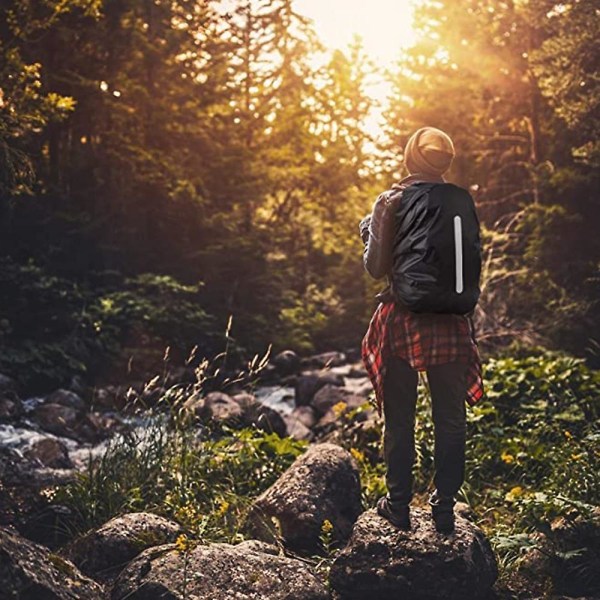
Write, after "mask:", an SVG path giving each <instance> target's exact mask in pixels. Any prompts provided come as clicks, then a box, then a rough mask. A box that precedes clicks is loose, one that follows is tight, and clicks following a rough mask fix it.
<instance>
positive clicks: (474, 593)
mask: <svg viewBox="0 0 600 600" xmlns="http://www.w3.org/2000/svg"><path fill="white" fill-rule="evenodd" d="M411 525H412V527H411V530H410V531H404V530H401V529H396V528H395V527H394V526H393V525H391V524H390V523H388V521H387V520H385V519H384V518H383V517H380V516H379V515H378V514H377V512H376V509H374V508H373V509H369V510H367V511H366V512H364V513H363V514H362V515H361V516H360V517H359V518H358V520H357V521H356V524H355V525H354V529H353V530H352V535H351V537H350V540H349V541H348V544H347V545H346V547H345V548H344V549H343V550H342V551H341V552H340V553H339V555H338V556H337V558H336V559H335V560H334V562H333V565H332V567H331V572H330V584H331V586H332V588H333V589H334V590H335V591H336V592H337V593H338V594H340V596H341V597H343V598H344V600H346V599H348V600H363V599H364V600H367V599H370V598H380V599H381V600H392V599H394V600H395V599H396V598H411V600H431V599H432V598H444V599H445V600H459V599H460V600H476V599H478V598H484V597H485V596H486V595H487V594H488V593H489V592H490V589H491V587H492V585H493V584H494V582H495V581H496V578H497V577H498V566H497V562H496V557H495V556H494V553H493V551H492V548H491V545H490V543H489V541H488V539H487V538H486V537H485V535H484V534H483V532H482V531H481V529H479V527H477V526H476V525H474V524H473V523H471V522H470V521H467V520H466V519H464V518H463V517H461V516H459V515H457V516H456V519H455V530H454V532H453V533H452V534H450V535H444V534H441V533H438V532H437V531H436V530H435V525H434V523H433V520H432V518H431V514H430V512H429V511H428V510H425V509H422V508H417V507H414V508H411Z"/></svg>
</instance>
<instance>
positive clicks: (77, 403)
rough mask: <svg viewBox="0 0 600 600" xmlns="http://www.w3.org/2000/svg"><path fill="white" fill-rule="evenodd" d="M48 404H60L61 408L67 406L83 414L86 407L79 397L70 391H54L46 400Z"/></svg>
mask: <svg viewBox="0 0 600 600" xmlns="http://www.w3.org/2000/svg"><path fill="white" fill-rule="evenodd" d="M46 403H48V404H60V405H61V406H68V407H69V408H74V409H75V410H76V411H78V412H81V413H83V412H85V410H86V408H87V407H86V405H85V402H84V401H83V400H82V398H81V397H80V396H78V395H77V394H76V393H75V392H71V391H70V390H63V389H60V390H56V391H55V392H52V394H50V395H49V396H48V398H47V399H46Z"/></svg>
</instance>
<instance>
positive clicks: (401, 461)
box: [359, 127, 484, 532]
mask: <svg viewBox="0 0 600 600" xmlns="http://www.w3.org/2000/svg"><path fill="white" fill-rule="evenodd" d="M454 156H455V150H454V145H453V142H452V140H451V138H450V137H449V136H448V135H447V134H446V133H444V132H443V131H441V130H440V129H437V128H434V127H423V128H421V129H419V130H418V131H416V132H415V133H414V134H413V135H412V136H411V137H410V139H409V140H408V143H407V145H406V147H405V150H404V164H405V166H406V168H407V170H408V172H409V175H408V176H407V177H405V178H404V179H402V180H401V181H400V182H398V183H395V184H394V185H393V186H392V189H391V190H388V191H386V192H383V193H382V194H380V195H379V196H378V198H377V200H376V201H375V203H374V205H373V210H372V213H371V214H369V215H367V216H366V217H365V218H364V219H362V220H361V221H360V224H359V229H360V235H361V238H362V240H363V242H364V244H365V248H364V254H363V263H364V267H365V269H366V271H367V272H368V273H369V275H370V276H371V277H373V278H374V279H381V278H383V277H384V276H387V280H388V285H387V287H386V288H385V289H384V290H383V291H382V292H380V293H379V294H377V296H376V299H377V300H379V304H378V306H377V308H376V309H375V312H374V314H373V316H372V318H371V321H370V323H369V327H368V329H367V332H366V334H365V336H364V338H363V340H362V344H361V356H362V361H363V363H364V365H365V368H366V369H367V373H368V375H369V378H370V380H371V382H372V384H373V388H374V391H375V396H376V400H377V409H378V412H379V414H380V415H381V412H382V407H383V413H384V422H385V425H384V435H383V445H384V458H385V463H386V485H387V490H388V492H387V495H386V496H384V497H382V498H380V499H379V501H378V502H377V511H378V513H379V514H380V515H381V516H383V517H385V518H386V519H388V520H389V521H390V522H391V523H392V524H394V525H395V526H397V527H401V528H408V529H409V528H410V502H411V500H412V498H413V493H412V484H413V465H414V460H415V441H414V426H415V409H416V401H417V383H418V372H422V371H425V372H426V373H427V383H428V386H429V390H430V393H431V399H432V416H433V422H434V433H435V450H434V462H435V465H434V466H435V476H434V484H435V489H434V491H433V493H432V494H430V496H429V504H430V506H431V511H432V516H433V519H434V522H435V526H436V529H437V530H438V531H441V532H451V531H452V530H453V529H454V504H455V498H454V496H455V494H456V493H457V492H458V491H459V489H460V487H461V485H462V483H463V481H464V475H465V442H466V439H465V438H466V408H465V400H466V402H467V403H468V404H469V405H470V406H473V405H474V404H476V403H477V402H479V401H480V400H481V399H482V398H483V397H484V389H483V379H482V370H481V360H480V356H479V351H478V346H477V341H476V339H475V333H474V325H473V320H472V317H473V312H474V308H473V310H471V311H470V312H468V313H467V314H444V313H437V312H412V311H410V310H408V309H407V308H406V306H404V305H403V303H402V302H400V301H399V299H398V294H397V293H395V292H394V280H393V275H392V274H393V269H394V259H393V256H394V247H395V245H397V244H398V243H399V241H398V240H399V239H400V238H399V237H398V235H400V236H402V235H403V233H402V230H401V229H398V227H400V225H399V224H398V223H397V222H396V221H397V217H396V215H397V213H398V211H399V207H400V206H401V203H402V197H403V196H406V197H410V196H411V194H410V193H409V191H407V190H411V189H412V190H414V189H416V187H415V185H422V183H419V182H430V183H434V184H438V183H446V180H445V179H444V177H443V175H444V173H445V172H446V171H447V170H448V169H449V168H450V165H451V163H452V160H453V159H454ZM411 186H413V187H412V188H411ZM430 187H431V186H430ZM446 187H448V186H446ZM453 189H457V190H459V191H460V192H462V193H463V194H467V192H466V190H462V188H458V187H457V186H456V188H453ZM413 197H414V196H413ZM405 201H407V200H406V199H405ZM471 201H472V199H471ZM471 210H472V212H474V208H472V209H471ZM473 218H475V217H473ZM477 225H478V222H477ZM477 239H478V238H477ZM417 243H418V240H415V244H417ZM412 247H413V246H411V248H412ZM457 264H458V261H457ZM456 268H457V270H458V267H456ZM457 277H458V274H457ZM478 277H479V272H478V273H477V278H478ZM396 281H397V279H396ZM457 291H459V288H458V283H457ZM477 291H478V288H477Z"/></svg>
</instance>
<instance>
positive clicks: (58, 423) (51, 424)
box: [33, 402, 81, 437]
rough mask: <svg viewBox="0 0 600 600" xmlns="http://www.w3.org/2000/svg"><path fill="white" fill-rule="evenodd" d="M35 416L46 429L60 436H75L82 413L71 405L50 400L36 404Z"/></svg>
mask: <svg viewBox="0 0 600 600" xmlns="http://www.w3.org/2000/svg"><path fill="white" fill-rule="evenodd" d="M33 418H34V419H35V421H36V422H37V424H38V425H39V426H40V427H41V428H42V429H43V430H44V431H49V432H50V433H53V434H55V435H58V436H66V437H73V436H74V435H75V429H76V428H77V425H78V423H79V421H80V419H81V413H80V412H79V411H78V410H76V409H74V408H72V407H70V406H64V405H62V404H53V403H51V402H48V403H44V404H40V405H39V406H36V408H35V410H34V411H33Z"/></svg>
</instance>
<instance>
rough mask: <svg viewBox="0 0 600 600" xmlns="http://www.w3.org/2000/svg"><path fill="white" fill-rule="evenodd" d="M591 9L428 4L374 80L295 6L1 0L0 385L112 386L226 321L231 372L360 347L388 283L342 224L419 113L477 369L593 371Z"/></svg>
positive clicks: (598, 261)
mask: <svg viewBox="0 0 600 600" xmlns="http://www.w3.org/2000/svg"><path fill="white" fill-rule="evenodd" d="M365 10H367V9H365ZM599 12H600V9H599V7H598V4H597V2H595V1H594V0H579V1H577V0H573V1H570V2H560V3H559V2H556V1H550V0H529V1H527V0H513V1H506V2H505V1H497V0H464V1H461V2H453V1H452V0H436V1H433V0H425V1H423V2H420V3H418V6H417V9H416V12H415V23H414V31H415V34H416V38H415V39H416V41H415V43H414V44H413V45H411V46H410V47H408V48H406V49H404V50H402V51H400V52H399V55H398V60H397V63H396V64H395V66H394V68H392V69H389V70H383V69H379V68H377V65H375V64H373V62H372V61H371V60H370V59H369V56H368V55H367V53H366V52H365V49H364V48H363V46H362V44H361V41H360V39H359V38H356V39H355V41H354V42H353V43H352V44H351V45H350V46H348V47H347V48H344V49H329V48H326V47H325V46H324V45H323V43H322V42H321V41H320V40H319V39H318V37H317V35H316V33H315V30H314V28H313V25H312V23H311V21H310V20H309V19H307V18H306V17H304V16H303V15H302V14H299V13H298V12H297V9H296V5H295V3H294V2H293V1H292V0H270V1H264V0H252V1H250V0H249V1H246V0H244V1H240V2H237V3H233V4H231V6H230V9H229V10H228V11H224V10H223V7H222V5H221V4H220V3H218V2H212V1H210V0H204V1H199V0H171V1H169V2H167V1H165V0H153V1H149V0H119V1H116V0H60V1H59V0H43V1H37V2H33V1H21V0H19V1H17V0H7V1H6V2H3V3H2V5H1V7H0V263H1V264H0V289H1V294H0V372H2V373H5V374H7V375H10V376H12V377H14V378H16V379H17V380H18V381H19V383H20V384H21V385H22V386H23V387H24V388H25V389H26V390H27V391H29V392H41V391H44V390H49V389H51V388H53V387H56V386H58V385H61V384H63V383H64V382H65V381H66V380H68V379H69V378H70V377H72V376H73V375H75V374H78V375H82V376H84V377H85V378H86V379H88V380H89V381H90V382H93V381H100V380H105V379H115V378H117V379H118V378H119V377H125V376H127V375H131V374H132V372H139V373H145V372H152V370H153V369H155V368H156V365H157V364H159V363H160V361H161V360H163V358H164V354H165V349H166V348H169V351H168V352H169V356H170V358H171V359H172V360H174V361H176V360H183V359H184V358H185V357H187V356H188V354H189V352H190V351H191V349H192V348H193V347H195V346H197V347H198V349H199V351H200V352H199V355H210V354H211V353H215V352H218V351H219V350H221V349H222V347H223V331H224V330H225V329H226V328H227V331H226V334H225V335H226V338H227V339H226V344H227V347H228V350H229V354H230V356H231V360H232V361H234V362H235V360H236V357H237V358H242V357H246V356H250V355H252V354H254V353H257V352H258V353H261V354H262V353H264V350H265V348H267V346H269V345H272V351H273V353H275V352H277V351H279V350H282V349H284V348H291V349H294V350H296V351H299V352H300V353H308V352H315V351H322V350H331V349H355V350H356V349H357V348H358V347H359V344H360V340H361V338H362V336H363V335H364V333H365V331H366V327H367V325H368V321H369V318H370V316H371V314H372V312H373V309H374V308H375V304H376V302H375V300H374V295H375V293H377V291H379V290H380V289H382V287H383V284H384V282H383V281H374V280H372V279H371V278H370V277H369V276H368V275H367V274H366V273H365V272H364V269H363V264H362V251H363V246H362V242H361V240H360V237H359V232H358V222H359V221H360V219H361V218H362V217H364V216H365V215H366V214H367V213H368V212H370V210H371V207H372V204H373V202H374V200H375V198H376V196H377V195H378V193H379V192H381V191H383V190H384V189H387V188H389V187H390V185H391V184H392V183H393V182H394V181H397V180H398V179H399V178H400V177H402V176H403V175H405V174H406V173H405V172H404V171H403V167H402V149H403V147H404V144H405V142H406V140H407V139H408V136H409V135H410V134H411V133H412V132H413V131H414V130H415V129H417V128H419V127H421V126H423V125H432V126H436V127H439V128H441V129H443V130H445V131H447V132H448V133H449V134H450V135H451V136H452V138H453V139H454V141H455V145H456V149H457V158H456V160H455V161H454V163H453V166H452V169H451V171H450V172H449V173H448V175H447V178H448V180H449V181H452V182H454V183H457V184H458V185H461V186H464V187H466V188H468V189H469V190H470V191H471V193H472V194H473V196H474V198H475V201H476V206H477V211H478V215H479V217H480V221H481V225H482V241H483V250H484V268H483V273H482V294H481V299H480V303H479V305H478V307H477V310H476V314H475V324H476V329H477V337H478V341H479V345H480V351H481V353H482V355H483V357H484V358H485V357H487V356H491V355H494V354H497V353H498V352H506V351H509V352H513V351H516V350H517V349H518V348H519V347H528V348H531V347H533V346H542V347H545V348H556V349H562V350H565V351H567V352H569V353H571V354H573V355H575V356H580V357H584V358H585V359H586V360H587V362H588V363H589V366H591V367H592V368H598V367H599V366H600V319H598V316H599V310H598V300H599V298H600V293H599V292H600V277H599V267H600V236H599V235H598V231H600V210H599V206H598V202H599V198H598V189H599V185H598V183H599V181H598V180H599V173H600V171H599V169H598V167H599V166H600V142H599V136H598V133H599V128H600V119H599V114H598V113H599V107H600V77H599V75H598V61H599V57H600V47H599V46H600V31H599V29H600V19H599V18H598V17H599ZM381 18H382V19H387V18H390V16H389V15H381ZM398 35H399V36H401V35H402V26H400V25H399V28H398ZM373 78H375V79H377V78H379V79H383V80H385V81H387V84H388V85H389V86H390V89H391V90H392V93H391V94H390V96H389V98H388V100H387V101H386V103H385V104H384V105H382V106H380V107H377V106H375V105H376V104H377V100H376V99H375V98H374V97H372V95H370V94H369V82H370V81H372V80H373ZM377 108H378V109H379V110H380V111H381V114H382V123H381V128H380V130H379V132H378V133H377V134H374V133H373V130H372V128H369V127H368V121H369V118H370V117H369V115H371V114H372V112H373V110H374V109H377ZM226 324H227V325H226Z"/></svg>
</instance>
